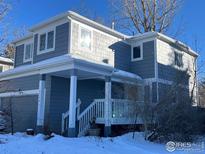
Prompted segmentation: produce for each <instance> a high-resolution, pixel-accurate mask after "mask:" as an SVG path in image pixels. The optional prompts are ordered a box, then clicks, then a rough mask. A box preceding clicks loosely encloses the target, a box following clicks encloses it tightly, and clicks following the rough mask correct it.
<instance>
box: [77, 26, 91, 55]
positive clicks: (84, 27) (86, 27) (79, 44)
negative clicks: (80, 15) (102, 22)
mask: <svg viewBox="0 0 205 154" xmlns="http://www.w3.org/2000/svg"><path fill="white" fill-rule="evenodd" d="M82 29H85V30H88V31H90V33H91V42H90V45H91V46H90V49H88V48H83V47H81V30H82ZM78 48H79V49H80V50H82V51H88V52H92V51H93V30H92V29H91V28H90V27H88V26H85V25H79V32H78Z"/></svg>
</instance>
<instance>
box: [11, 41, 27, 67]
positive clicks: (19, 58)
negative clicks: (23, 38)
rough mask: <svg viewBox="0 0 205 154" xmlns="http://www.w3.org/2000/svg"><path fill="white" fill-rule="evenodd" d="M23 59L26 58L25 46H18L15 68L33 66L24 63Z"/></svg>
mask: <svg viewBox="0 0 205 154" xmlns="http://www.w3.org/2000/svg"><path fill="white" fill-rule="evenodd" d="M23 58H24V44H21V45H18V46H16V53H15V60H14V67H18V66H22V65H27V64H31V62H26V63H24V62H23Z"/></svg>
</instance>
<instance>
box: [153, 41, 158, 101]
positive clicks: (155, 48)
mask: <svg viewBox="0 0 205 154" xmlns="http://www.w3.org/2000/svg"><path fill="white" fill-rule="evenodd" d="M154 55H155V79H156V88H157V89H156V90H157V103H158V102H159V82H158V80H159V74H158V73H159V71H158V62H157V37H156V38H155V40H154Z"/></svg>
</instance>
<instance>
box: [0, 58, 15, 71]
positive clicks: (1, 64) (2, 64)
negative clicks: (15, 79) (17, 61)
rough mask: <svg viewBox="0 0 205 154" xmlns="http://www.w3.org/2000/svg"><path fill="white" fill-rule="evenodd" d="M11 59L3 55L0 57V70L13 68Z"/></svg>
mask: <svg viewBox="0 0 205 154" xmlns="http://www.w3.org/2000/svg"><path fill="white" fill-rule="evenodd" d="M13 64H14V62H13V60H11V59H9V58H5V57H0V72H4V71H7V70H9V69H12V68H13Z"/></svg>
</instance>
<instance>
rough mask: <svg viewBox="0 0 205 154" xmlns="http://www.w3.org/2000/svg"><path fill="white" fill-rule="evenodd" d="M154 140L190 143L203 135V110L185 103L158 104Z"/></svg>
mask: <svg viewBox="0 0 205 154" xmlns="http://www.w3.org/2000/svg"><path fill="white" fill-rule="evenodd" d="M155 118H156V126H155V135H153V136H155V138H154V139H153V138H150V140H155V141H159V142H167V141H180V142H192V141H193V140H194V138H195V137H196V136H197V135H202V134H205V110H204V109H201V108H198V107H193V106H192V105H190V103H187V102H178V103H166V102H163V103H159V104H158V105H157V108H156V117H155Z"/></svg>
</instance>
